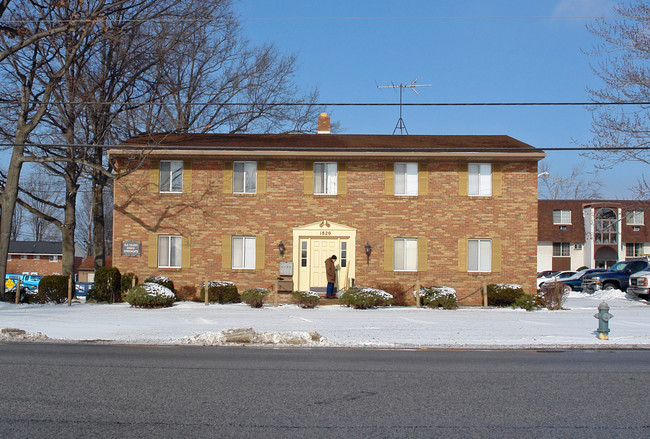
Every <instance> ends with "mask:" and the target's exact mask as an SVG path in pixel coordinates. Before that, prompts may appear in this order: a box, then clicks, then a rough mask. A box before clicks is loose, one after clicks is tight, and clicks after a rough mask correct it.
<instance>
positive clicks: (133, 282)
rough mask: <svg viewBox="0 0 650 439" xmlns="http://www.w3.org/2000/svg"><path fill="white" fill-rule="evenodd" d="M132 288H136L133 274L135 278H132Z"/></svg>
mask: <svg viewBox="0 0 650 439" xmlns="http://www.w3.org/2000/svg"><path fill="white" fill-rule="evenodd" d="M131 288H135V273H134V274H133V277H132V278H131Z"/></svg>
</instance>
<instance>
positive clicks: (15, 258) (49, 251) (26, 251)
mask: <svg viewBox="0 0 650 439" xmlns="http://www.w3.org/2000/svg"><path fill="white" fill-rule="evenodd" d="M62 271H63V244H62V243H61V242H47V241H9V254H8V257H7V273H13V274H23V273H25V274H37V275H40V276H48V275H51V274H61V273H62Z"/></svg>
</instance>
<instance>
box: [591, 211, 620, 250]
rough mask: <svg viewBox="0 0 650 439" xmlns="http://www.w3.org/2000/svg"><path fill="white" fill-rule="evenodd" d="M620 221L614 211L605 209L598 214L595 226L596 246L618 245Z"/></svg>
mask: <svg viewBox="0 0 650 439" xmlns="http://www.w3.org/2000/svg"><path fill="white" fill-rule="evenodd" d="M617 224H618V219H617V216H616V213H615V212H614V211H613V210H612V209H608V208H603V209H599V210H598V212H596V221H595V224H594V229H595V232H596V233H595V241H596V244H616V243H617V242H618V225H617Z"/></svg>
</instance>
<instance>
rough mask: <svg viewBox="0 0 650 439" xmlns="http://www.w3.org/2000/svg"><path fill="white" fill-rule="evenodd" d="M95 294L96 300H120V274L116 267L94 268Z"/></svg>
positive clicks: (111, 301) (112, 301)
mask: <svg viewBox="0 0 650 439" xmlns="http://www.w3.org/2000/svg"><path fill="white" fill-rule="evenodd" d="M94 288H95V295H96V297H95V298H94V299H95V300H97V301H98V302H110V303H114V302H121V300H122V275H121V274H120V270H118V269H117V267H100V268H98V269H97V270H95V285H94Z"/></svg>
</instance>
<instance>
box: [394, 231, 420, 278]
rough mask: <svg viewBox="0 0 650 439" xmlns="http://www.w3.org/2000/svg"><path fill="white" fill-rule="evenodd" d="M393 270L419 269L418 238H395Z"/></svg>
mask: <svg viewBox="0 0 650 439" xmlns="http://www.w3.org/2000/svg"><path fill="white" fill-rule="evenodd" d="M393 270H394V271H418V240H417V239H416V238H395V239H394V240H393Z"/></svg>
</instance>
